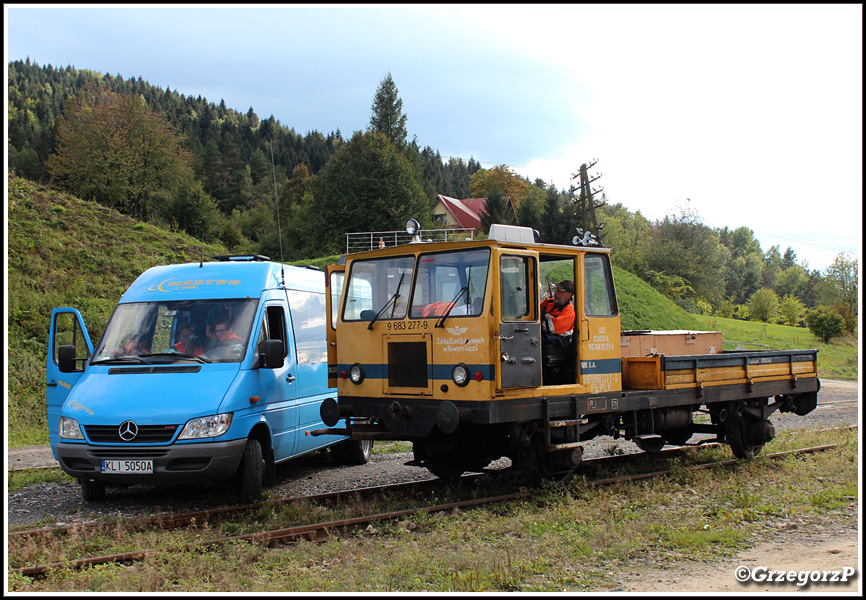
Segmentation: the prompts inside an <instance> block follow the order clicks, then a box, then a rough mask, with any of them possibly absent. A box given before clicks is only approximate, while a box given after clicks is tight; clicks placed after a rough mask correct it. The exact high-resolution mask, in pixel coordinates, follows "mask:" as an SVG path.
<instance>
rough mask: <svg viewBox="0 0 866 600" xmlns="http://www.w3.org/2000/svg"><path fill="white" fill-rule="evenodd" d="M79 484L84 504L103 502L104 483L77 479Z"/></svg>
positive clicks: (104, 496)
mask: <svg viewBox="0 0 866 600" xmlns="http://www.w3.org/2000/svg"><path fill="white" fill-rule="evenodd" d="M78 482H79V483H80V484H81V497H82V498H83V499H84V501H85V502H99V501H101V500H105V498H106V494H105V482H104V481H96V480H95V479H79V480H78Z"/></svg>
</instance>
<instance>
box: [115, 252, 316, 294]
mask: <svg viewBox="0 0 866 600" xmlns="http://www.w3.org/2000/svg"><path fill="white" fill-rule="evenodd" d="M283 274H285V282H286V287H287V288H290V289H297V290H306V291H314V292H322V293H324V291H325V274H324V273H323V272H322V271H318V270H313V269H307V268H304V267H293V266H291V265H282V264H280V263H275V262H270V261H237V260H226V261H218V262H202V263H198V262H195V263H185V264H180V265H164V266H159V267H151V268H150V269H148V270H147V271H145V272H144V273H142V274H141V275H139V276H138V279H136V280H135V281H134V282H133V283H132V285H131V286H129V289H127V290H126V292H125V293H124V294H123V296H121V298H120V302H122V303H123V302H153V301H158V300H166V299H173V298H176V299H178V300H180V299H184V300H186V299H190V300H193V299H195V300H198V299H201V300H207V299H222V298H258V297H260V296H261V294H262V291H263V290H266V289H276V288H279V287H281V286H282V282H283Z"/></svg>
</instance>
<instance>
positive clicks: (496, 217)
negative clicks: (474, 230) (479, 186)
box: [481, 187, 514, 233]
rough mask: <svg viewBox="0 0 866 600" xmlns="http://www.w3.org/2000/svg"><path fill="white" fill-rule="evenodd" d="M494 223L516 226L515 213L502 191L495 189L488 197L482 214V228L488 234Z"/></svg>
mask: <svg viewBox="0 0 866 600" xmlns="http://www.w3.org/2000/svg"><path fill="white" fill-rule="evenodd" d="M494 223H501V224H502V225H513V224H514V212H513V211H512V210H511V209H510V208H509V207H508V203H507V202H506V200H505V196H503V195H502V190H501V189H500V188H498V187H494V188H493V189H491V190H490V194H489V195H488V196H487V202H485V203H484V210H483V211H482V212H481V227H482V229H484V231H485V232H486V233H490V226H491V225H493V224H494Z"/></svg>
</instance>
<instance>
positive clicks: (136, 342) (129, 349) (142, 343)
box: [113, 333, 150, 356]
mask: <svg viewBox="0 0 866 600" xmlns="http://www.w3.org/2000/svg"><path fill="white" fill-rule="evenodd" d="M113 354H114V356H137V355H139V354H150V350H148V348H147V338H146V337H145V335H144V334H143V333H133V334H132V335H131V336H129V342H128V343H127V344H126V346H123V347H121V348H118V349H117V350H115V351H114V353H113Z"/></svg>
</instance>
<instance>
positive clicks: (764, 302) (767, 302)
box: [749, 288, 779, 323]
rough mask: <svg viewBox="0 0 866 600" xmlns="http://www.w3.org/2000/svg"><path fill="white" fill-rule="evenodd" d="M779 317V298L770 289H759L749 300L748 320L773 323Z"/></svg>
mask: <svg viewBox="0 0 866 600" xmlns="http://www.w3.org/2000/svg"><path fill="white" fill-rule="evenodd" d="M778 317H779V297H778V296H777V295H776V292H774V291H773V290H771V289H770V288H761V289H759V290H758V291H757V292H755V293H754V294H752V296H751V297H750V298H749V318H750V319H751V320H752V321H763V322H764V323H775V322H776V320H777V319H778Z"/></svg>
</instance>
